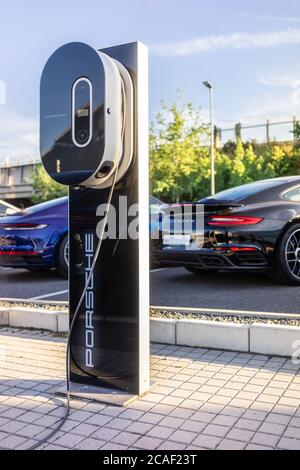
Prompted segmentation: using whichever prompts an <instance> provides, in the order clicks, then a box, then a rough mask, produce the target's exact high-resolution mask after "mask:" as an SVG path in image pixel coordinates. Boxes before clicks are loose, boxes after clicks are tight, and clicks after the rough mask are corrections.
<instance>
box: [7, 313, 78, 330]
mask: <svg viewBox="0 0 300 470" xmlns="http://www.w3.org/2000/svg"><path fill="white" fill-rule="evenodd" d="M0 325H1V326H10V327H13V328H35V329H38V330H48V331H53V332H54V333H61V332H66V331H67V330H68V327H69V312H68V310H63V311H55V310H46V309H35V308H26V307H13V308H8V309H5V310H2V311H0Z"/></svg>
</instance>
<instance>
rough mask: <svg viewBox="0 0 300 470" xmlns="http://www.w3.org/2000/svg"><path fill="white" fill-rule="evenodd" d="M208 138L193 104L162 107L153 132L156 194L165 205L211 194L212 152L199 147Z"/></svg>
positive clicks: (154, 187) (153, 169) (207, 132)
mask: <svg viewBox="0 0 300 470" xmlns="http://www.w3.org/2000/svg"><path fill="white" fill-rule="evenodd" d="M208 135H209V131H208V127H207V126H206V125H205V124H203V121H202V118H201V114H200V110H198V109H195V108H193V106H192V104H191V103H188V104H174V105H173V106H171V107H167V106H166V105H165V104H164V103H162V111H161V112H160V113H158V114H157V116H156V118H155V121H154V123H152V125H151V129H150V177H151V191H152V193H153V194H155V195H156V196H157V197H160V198H162V199H163V200H164V201H166V202H176V201H177V202H178V201H182V200H191V199H195V198H197V197H200V196H201V195H202V194H203V192H204V191H205V192H207V191H208V188H209V178H210V163H209V162H210V160H209V150H208V148H207V147H206V146H203V145H202V146H201V145H200V144H201V140H202V141H203V140H204V139H207V138H208ZM201 186H202V191H201V192H200V193H199V188H200V187H201Z"/></svg>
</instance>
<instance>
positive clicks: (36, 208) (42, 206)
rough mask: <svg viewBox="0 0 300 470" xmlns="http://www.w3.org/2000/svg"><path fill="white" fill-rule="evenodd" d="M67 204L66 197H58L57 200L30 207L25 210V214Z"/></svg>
mask: <svg viewBox="0 0 300 470" xmlns="http://www.w3.org/2000/svg"><path fill="white" fill-rule="evenodd" d="M64 204H68V197H67V196H64V197H60V198H58V199H52V200H51V201H46V202H41V203H40V204H36V205H35V206H30V207H28V208H27V209H26V212H27V211H28V212H32V213H33V212H38V211H41V210H47V209H51V208H52V207H56V206H59V205H64Z"/></svg>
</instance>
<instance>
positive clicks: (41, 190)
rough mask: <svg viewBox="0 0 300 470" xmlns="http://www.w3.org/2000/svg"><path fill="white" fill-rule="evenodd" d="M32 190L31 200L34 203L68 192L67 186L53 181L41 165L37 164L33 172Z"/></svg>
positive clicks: (55, 197) (64, 194)
mask: <svg viewBox="0 0 300 470" xmlns="http://www.w3.org/2000/svg"><path fill="white" fill-rule="evenodd" d="M33 190H34V193H33V195H32V197H31V200H32V202H33V203H34V204H38V203H40V202H44V201H50V200H51V199H57V198H59V197H62V196H66V195H67V194H68V188H67V187H66V186H63V185H61V184H59V183H56V182H55V181H53V180H52V178H50V176H49V175H48V174H47V173H46V171H45V170H44V167H43V166H42V165H38V166H37V167H36V170H35V172H34V173H33Z"/></svg>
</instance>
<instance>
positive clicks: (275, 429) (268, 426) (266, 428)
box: [258, 423, 300, 437]
mask: <svg viewBox="0 0 300 470" xmlns="http://www.w3.org/2000/svg"><path fill="white" fill-rule="evenodd" d="M284 430H285V425H283V424H276V423H263V424H262V425H261V427H260V428H259V430H258V431H259V432H260V433H261V432H262V433H267V434H274V435H276V436H281V435H282V434H283V432H284ZM299 434H300V432H299ZM299 437H300V436H299Z"/></svg>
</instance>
